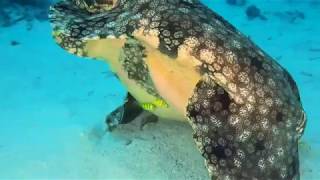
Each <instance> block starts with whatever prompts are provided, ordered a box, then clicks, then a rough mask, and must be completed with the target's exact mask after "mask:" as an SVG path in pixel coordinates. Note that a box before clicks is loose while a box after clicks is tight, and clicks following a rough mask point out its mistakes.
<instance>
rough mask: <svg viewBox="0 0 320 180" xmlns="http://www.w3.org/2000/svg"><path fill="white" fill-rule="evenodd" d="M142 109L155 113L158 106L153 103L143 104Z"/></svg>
mask: <svg viewBox="0 0 320 180" xmlns="http://www.w3.org/2000/svg"><path fill="white" fill-rule="evenodd" d="M141 107H142V108H143V109H144V110H147V111H154V110H155V109H156V106H155V105H154V104H153V103H142V104H141Z"/></svg>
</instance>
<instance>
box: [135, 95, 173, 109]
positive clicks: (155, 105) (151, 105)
mask: <svg viewBox="0 0 320 180" xmlns="http://www.w3.org/2000/svg"><path fill="white" fill-rule="evenodd" d="M140 105H141V107H142V108H143V109H144V110H147V111H154V110H155V109H156V108H167V107H169V105H168V104H167V103H166V102H165V101H164V100H162V99H160V98H157V99H156V100H154V101H153V102H152V103H141V104H140Z"/></svg>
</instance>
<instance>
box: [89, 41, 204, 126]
mask: <svg viewBox="0 0 320 180" xmlns="http://www.w3.org/2000/svg"><path fill="white" fill-rule="evenodd" d="M123 44H124V41H119V40H112V39H110V40H109V39H102V40H92V41H88V43H87V45H86V50H87V51H88V55H89V56H90V57H96V58H99V59H104V60H106V61H107V62H108V64H109V65H110V66H111V69H112V71H113V72H115V73H116V74H117V75H118V77H119V79H120V81H121V82H122V83H123V84H124V85H125V86H126V88H127V90H128V92H130V94H131V95H132V96H133V97H134V98H135V99H136V100H137V101H138V102H139V103H140V104H143V103H152V102H154V101H156V100H157V99H158V98H157V97H155V96H153V95H151V94H149V93H148V92H147V91H146V89H144V87H142V86H140V85H139V84H137V83H136V82H135V80H133V79H130V78H129V77H128V74H127V72H126V71H125V70H124V69H123V67H122V65H121V64H120V62H119V55H120V53H121V52H120V51H121V48H122V46H123ZM145 47H146V51H147V57H146V59H145V62H146V64H147V66H148V69H149V71H150V76H151V78H152V80H153V83H154V86H155V89H156V90H157V93H158V94H159V95H160V96H161V97H162V98H163V100H164V101H165V102H166V103H167V104H168V106H167V107H156V108H155V109H153V110H152V113H154V114H155V115H157V116H159V117H161V118H165V119H171V120H186V108H187V105H188V100H189V98H190V97H191V96H192V95H193V91H194V88H195V86H196V84H197V82H199V80H200V75H199V74H198V73H197V72H196V70H195V68H194V64H193V63H192V62H191V61H190V57H187V58H181V57H180V58H177V59H171V58H169V57H168V56H166V55H164V54H162V53H160V52H159V51H158V50H156V49H153V48H151V47H150V46H148V45H146V46H145ZM107 59H108V60H107Z"/></svg>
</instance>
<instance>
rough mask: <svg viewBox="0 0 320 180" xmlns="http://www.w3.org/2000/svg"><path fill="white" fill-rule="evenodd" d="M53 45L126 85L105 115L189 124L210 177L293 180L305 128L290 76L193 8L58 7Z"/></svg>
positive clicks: (105, 1) (141, 2) (168, 3)
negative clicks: (97, 63)
mask: <svg viewBox="0 0 320 180" xmlns="http://www.w3.org/2000/svg"><path fill="white" fill-rule="evenodd" d="M49 17H50V21H51V23H52V26H53V36H54V39H55V41H56V42H57V43H58V44H59V45H60V46H61V47H62V48H63V49H65V50H66V51H68V52H69V53H72V54H75V55H77V56H80V57H88V58H92V59H100V60H103V61H105V62H106V63H108V64H109V65H110V68H111V70H112V71H113V72H114V73H115V74H116V76H117V77H118V79H119V80H120V81H121V82H122V83H123V84H124V85H125V87H126V89H127V91H128V95H127V98H126V101H125V102H124V103H123V104H122V105H121V106H119V107H118V108H117V109H115V110H114V111H113V112H112V113H110V115H109V116H108V122H109V123H110V124H112V123H115V124H117V123H118V124H121V123H128V122H130V121H131V120H133V119H134V118H135V117H137V116H138V115H139V114H141V113H143V112H147V113H150V114H152V115H154V116H157V117H161V118H166V119H173V120H181V121H185V122H188V123H189V124H190V125H191V127H192V129H193V139H194V141H195V144H196V146H197V148H198V149H199V151H200V153H201V155H202V156H203V158H204V159H205V164H206V167H207V169H208V172H209V175H210V178H212V179H219V180H220V179H221V180H222V179H223V180H229V179H230V180H240V179H244V180H247V179H270V180H275V179H277V180H278V179H286V180H289V179H290V180H293V179H295V180H298V179H299V178H300V175H299V154H298V141H299V139H300V137H301V136H302V134H303V131H304V129H305V125H306V115H305V112H304V110H303V107H302V103H301V100H300V96H299V91H298V88H297V85H296V83H295V81H294V80H293V78H292V77H291V75H290V74H289V73H288V71H287V70H285V69H284V68H283V67H281V66H280V65H279V64H278V63H277V62H276V61H275V60H274V59H273V58H272V57H271V56H269V55H268V54H267V53H266V52H264V51H263V50H262V49H260V48H259V47H258V46H257V45H256V44H254V43H253V42H252V41H251V40H250V39H249V38H248V37H247V36H245V35H244V34H242V33H241V32H240V31H239V30H237V29H236V28H235V27H234V26H233V25H231V24H230V23H229V22H228V21H226V20H225V19H224V18H223V17H221V16H220V15H218V14H217V13H215V12H214V11H213V10H211V9H209V8H208V7H206V6H205V5H204V4H202V3H201V2H200V1H198V0H62V1H59V2H57V3H56V4H55V5H53V6H52V7H51V8H50V14H49Z"/></svg>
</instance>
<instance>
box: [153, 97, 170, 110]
mask: <svg viewBox="0 0 320 180" xmlns="http://www.w3.org/2000/svg"><path fill="white" fill-rule="evenodd" d="M153 104H154V105H155V106H157V107H161V108H167V107H169V105H168V104H167V103H166V102H165V101H164V100H162V99H159V98H158V99H156V100H155V101H154V102H153Z"/></svg>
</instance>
